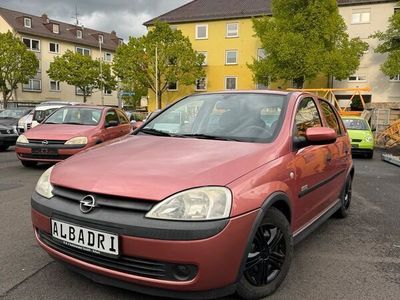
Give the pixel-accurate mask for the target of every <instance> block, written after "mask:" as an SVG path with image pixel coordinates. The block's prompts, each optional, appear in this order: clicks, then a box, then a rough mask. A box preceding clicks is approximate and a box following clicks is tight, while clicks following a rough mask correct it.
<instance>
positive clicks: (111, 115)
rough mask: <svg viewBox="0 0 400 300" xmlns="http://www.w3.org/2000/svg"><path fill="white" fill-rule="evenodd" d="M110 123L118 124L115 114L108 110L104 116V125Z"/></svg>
mask: <svg viewBox="0 0 400 300" xmlns="http://www.w3.org/2000/svg"><path fill="white" fill-rule="evenodd" d="M111 122H115V124H119V120H118V115H117V112H116V111H115V110H114V109H110V110H109V111H108V112H107V114H106V125H107V124H110V123H111Z"/></svg>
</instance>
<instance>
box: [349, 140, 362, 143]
mask: <svg viewBox="0 0 400 300" xmlns="http://www.w3.org/2000/svg"><path fill="white" fill-rule="evenodd" d="M351 141H352V142H353V143H361V142H362V140H359V139H352V140H351Z"/></svg>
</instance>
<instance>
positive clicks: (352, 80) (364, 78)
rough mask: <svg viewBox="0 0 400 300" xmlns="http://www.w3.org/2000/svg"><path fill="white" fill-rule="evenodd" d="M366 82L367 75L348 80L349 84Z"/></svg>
mask: <svg viewBox="0 0 400 300" xmlns="http://www.w3.org/2000/svg"><path fill="white" fill-rule="evenodd" d="M366 81H367V75H365V74H355V75H351V76H350V77H349V79H348V82H366Z"/></svg>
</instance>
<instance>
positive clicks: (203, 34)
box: [196, 24, 208, 40]
mask: <svg viewBox="0 0 400 300" xmlns="http://www.w3.org/2000/svg"><path fill="white" fill-rule="evenodd" d="M196 39H197V40H205V39H208V25H207V24H204V25H196Z"/></svg>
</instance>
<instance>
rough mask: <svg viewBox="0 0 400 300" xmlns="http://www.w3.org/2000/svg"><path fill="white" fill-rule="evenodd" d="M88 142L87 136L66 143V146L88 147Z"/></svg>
mask: <svg viewBox="0 0 400 300" xmlns="http://www.w3.org/2000/svg"><path fill="white" fill-rule="evenodd" d="M87 142H88V139H87V137H86V136H79V137H75V138H72V139H70V140H68V141H66V142H65V145H86V144H87Z"/></svg>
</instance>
